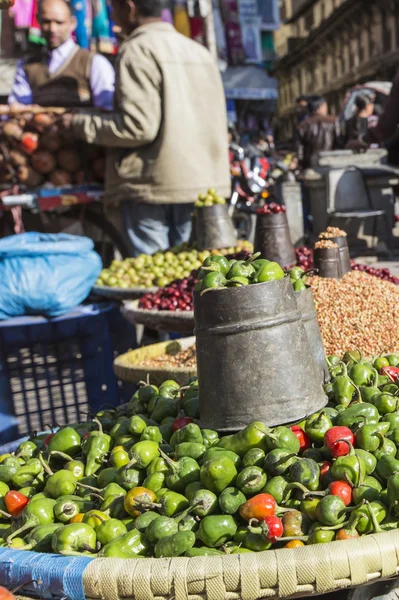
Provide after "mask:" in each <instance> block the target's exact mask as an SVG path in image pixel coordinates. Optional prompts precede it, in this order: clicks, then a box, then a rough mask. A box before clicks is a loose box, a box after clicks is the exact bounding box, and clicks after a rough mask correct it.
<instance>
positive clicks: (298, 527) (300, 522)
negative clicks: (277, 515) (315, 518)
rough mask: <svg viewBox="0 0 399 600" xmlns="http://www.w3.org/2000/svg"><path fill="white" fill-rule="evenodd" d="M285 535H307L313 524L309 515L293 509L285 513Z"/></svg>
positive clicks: (283, 517) (283, 519)
mask: <svg viewBox="0 0 399 600" xmlns="http://www.w3.org/2000/svg"><path fill="white" fill-rule="evenodd" d="M281 520H282V523H283V526H284V534H283V536H284V537H302V536H304V535H307V533H308V531H309V528H310V526H311V520H310V519H309V517H308V516H307V515H306V514H304V513H302V512H301V511H299V510H291V511H289V512H286V513H284V514H283V516H282V518H281Z"/></svg>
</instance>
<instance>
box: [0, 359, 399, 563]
mask: <svg viewBox="0 0 399 600" xmlns="http://www.w3.org/2000/svg"><path fill="white" fill-rule="evenodd" d="M328 360H329V364H330V370H331V375H332V379H331V382H330V383H328V384H326V385H325V391H326V394H327V395H328V399H329V403H328V406H327V407H326V408H325V409H324V410H321V411H319V412H318V413H316V414H314V415H312V416H310V417H309V418H307V419H306V420H305V421H303V422H302V423H299V424H297V425H294V426H292V427H288V426H287V427H285V426H280V427H275V428H273V429H269V428H268V427H266V426H265V424H264V423H263V422H254V423H251V424H250V425H248V426H247V427H246V428H245V429H243V430H242V431H240V432H238V433H235V434H233V435H227V436H224V437H219V435H218V433H217V432H216V431H212V430H209V429H203V428H201V426H200V423H199V421H198V418H199V400H198V383H197V381H191V382H190V383H189V384H188V386H186V387H185V388H183V389H182V388H179V386H178V384H176V383H175V382H174V381H166V382H165V383H164V384H163V385H162V386H161V387H160V388H159V389H158V388H156V387H155V386H152V385H143V386H142V387H140V388H139V390H138V391H137V392H136V394H135V395H134V396H133V398H132V400H131V401H130V402H129V403H127V404H125V405H122V406H119V407H118V408H116V409H114V410H112V409H110V410H104V411H101V412H99V413H98V414H97V415H96V416H95V418H93V419H91V420H89V421H87V422H84V423H76V424H71V425H69V426H67V427H64V428H62V429H60V430H58V431H57V432H56V433H53V434H49V435H47V436H43V435H39V436H37V437H34V438H33V439H30V440H29V441H26V442H23V443H21V444H20V446H19V448H18V449H17V450H16V452H15V454H13V455H3V456H1V457H0V496H1V498H0V508H1V512H0V519H1V522H0V538H1V545H2V546H6V547H7V546H9V547H10V548H15V549H20V550H21V549H25V550H28V549H32V550H36V551H38V552H55V553H60V554H66V555H74V554H85V555H92V556H104V557H119V558H132V557H136V558H140V557H151V556H155V557H173V556H183V555H184V556H199V555H213V554H215V555H216V554H223V553H234V554H236V553H243V552H258V551H263V550H267V549H269V548H281V547H296V546H301V545H304V544H319V543H326V542H331V541H333V540H344V539H348V538H356V537H358V536H360V535H367V534H370V533H378V532H381V531H387V530H391V529H395V528H397V527H398V523H399V452H398V447H399V404H398V403H399V399H398V398H399V384H398V381H399V367H398V366H397V365H398V364H399V355H395V354H393V355H389V356H379V357H377V358H376V359H375V360H373V361H370V362H368V361H367V360H365V359H364V358H363V357H362V356H361V355H360V354H359V353H358V352H350V353H347V354H346V355H345V357H344V359H343V360H342V361H341V360H340V359H339V358H338V357H336V356H331V357H329V359H328Z"/></svg>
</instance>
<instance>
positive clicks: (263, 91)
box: [222, 66, 278, 100]
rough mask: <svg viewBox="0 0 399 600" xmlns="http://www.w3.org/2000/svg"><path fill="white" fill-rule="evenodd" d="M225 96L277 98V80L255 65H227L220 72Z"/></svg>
mask: <svg viewBox="0 0 399 600" xmlns="http://www.w3.org/2000/svg"><path fill="white" fill-rule="evenodd" d="M222 79H223V85H224V91H225V94H226V98H229V99H232V100H277V97H278V91H277V80H276V79H273V77H269V75H268V74H267V73H266V71H265V69H262V68H261V67H255V66H246V67H244V66H243V67H227V69H226V70H225V71H224V72H223V73H222Z"/></svg>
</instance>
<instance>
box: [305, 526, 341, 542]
mask: <svg viewBox="0 0 399 600" xmlns="http://www.w3.org/2000/svg"><path fill="white" fill-rule="evenodd" d="M334 538H335V531H325V530H322V529H315V530H314V531H312V533H311V534H310V535H309V539H308V544H310V545H313V544H329V543H330V542H332V541H333V540H334Z"/></svg>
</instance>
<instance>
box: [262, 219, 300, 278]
mask: <svg viewBox="0 0 399 600" xmlns="http://www.w3.org/2000/svg"><path fill="white" fill-rule="evenodd" d="M255 252H261V254H262V256H263V257H264V258H267V259H269V260H273V261H276V262H278V263H279V264H280V265H282V266H283V267H288V266H291V265H294V264H295V263H296V257H295V249H294V245H293V243H292V240H291V235H290V229H289V226H288V220H287V213H275V214H271V215H258V218H257V220H256V233H255Z"/></svg>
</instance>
